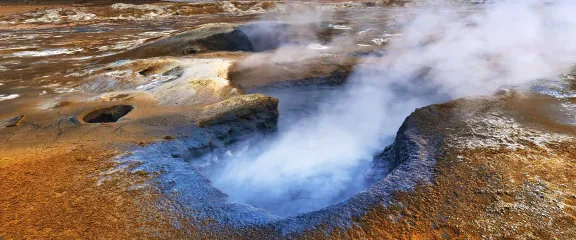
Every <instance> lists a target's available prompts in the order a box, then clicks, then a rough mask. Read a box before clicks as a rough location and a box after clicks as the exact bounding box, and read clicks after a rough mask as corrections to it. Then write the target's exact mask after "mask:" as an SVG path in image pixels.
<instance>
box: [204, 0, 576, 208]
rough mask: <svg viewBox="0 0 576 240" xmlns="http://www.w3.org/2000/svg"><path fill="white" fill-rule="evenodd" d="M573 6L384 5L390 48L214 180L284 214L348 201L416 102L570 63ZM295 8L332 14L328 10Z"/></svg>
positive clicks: (574, 52)
mask: <svg viewBox="0 0 576 240" xmlns="http://www.w3.org/2000/svg"><path fill="white" fill-rule="evenodd" d="M575 12H576V2H575V1H572V0H558V1H547V2H544V1H537V0H533V1H532V0H508V1H494V2H492V3H489V4H485V5H468V4H465V3H459V4H454V3H450V4H448V3H442V4H436V5H434V6H430V5H425V4H424V5H416V6H413V7H408V8H402V9H398V10H396V11H393V12H387V13H386V14H393V15H394V16H395V19H397V22H396V25H397V26H399V29H400V33H401V34H402V36H401V37H399V38H395V39H392V40H391V42H390V44H389V46H388V51H387V54H386V55H385V56H384V57H382V58H381V59H380V60H378V61H376V62H374V61H373V60H372V61H371V62H370V63H365V64H361V65H359V66H357V69H356V70H355V72H354V73H353V74H352V76H351V77H350V78H349V80H348V83H347V84H346V86H344V88H343V89H342V91H341V92H339V93H338V94H336V95H333V96H331V97H327V99H326V101H325V102H323V103H322V104H320V107H319V110H318V111H317V113H316V114H314V115H313V116H308V117H306V118H305V119H301V120H299V121H297V122H295V123H293V124H292V125H291V126H290V127H288V128H286V129H282V130H281V132H280V133H278V135H277V136H276V137H275V138H274V139H272V140H270V141H268V143H267V144H263V145H261V146H255V147H253V149H257V150H251V151H245V152H243V153H242V152H237V153H234V156H233V157H231V159H230V160H229V163H228V164H227V165H226V166H224V167H223V168H222V169H221V170H219V171H216V172H213V173H212V176H211V179H212V180H213V181H214V183H215V185H216V186H218V187H219V188H221V189H222V190H223V191H224V192H226V193H228V194H229V195H230V196H231V197H232V199H234V200H237V201H241V202H246V203H251V204H254V205H256V206H261V207H265V208H267V209H269V210H271V211H272V212H273V213H276V214H279V215H291V214H296V213H301V212H306V211H312V210H315V209H319V208H321V207H325V206H328V205H330V204H333V203H335V202H337V201H341V200H344V199H345V198H347V197H349V196H350V195H352V194H354V193H357V192H359V191H362V190H363V189H365V188H366V187H367V186H366V183H365V176H366V174H367V172H368V171H369V166H370V162H371V160H372V156H373V154H375V153H377V152H378V151H381V150H382V149H383V148H384V145H385V143H386V141H387V139H388V138H389V137H393V136H394V134H395V131H396V130H397V129H398V127H399V126H400V124H401V123H402V121H403V120H404V118H405V117H406V116H407V115H409V114H410V113H411V112H412V111H413V110H414V109H415V108H417V107H422V106H425V105H428V104H431V103H435V102H441V101H445V100H448V99H452V98H457V97H465V96H472V95H478V94H490V93H492V92H493V91H495V90H496V89H498V88H499V87H501V86H503V85H515V84H522V83H526V82H528V81H532V80H535V79H539V78H549V77H554V76H556V75H557V74H558V73H560V72H562V71H565V70H568V69H569V68H570V67H571V66H572V64H573V63H574V62H576V61H575V60H576V59H575V57H576V44H574V43H573V42H574V39H576V14H574V13H575ZM289 16H290V18H296V19H298V20H301V19H307V18H312V19H314V20H318V19H317V17H318V16H322V18H323V19H322V20H324V21H327V20H328V21H329V20H330V19H329V18H328V19H326V16H327V14H325V13H319V14H316V13H313V14H312V16H309V15H306V16H301V15H299V14H298V13H294V14H289ZM376 17H378V16H376ZM290 18H289V19H284V20H285V21H291V20H294V19H290ZM332 47H336V46H332ZM278 53H279V54H278V55H277V56H276V57H277V58H283V57H289V56H287V55H286V54H288V53H285V52H282V51H281V50H280V51H278ZM305 54H314V52H313V51H312V50H310V52H307V53H305ZM281 114H282V113H281ZM388 143H389V142H388ZM247 152H249V154H248V153H247Z"/></svg>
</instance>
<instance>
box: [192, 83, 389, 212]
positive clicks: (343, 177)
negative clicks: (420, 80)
mask: <svg viewBox="0 0 576 240" xmlns="http://www.w3.org/2000/svg"><path fill="white" fill-rule="evenodd" d="M345 91H346V89H345V87H344V86H343V85H314V84H311V85H305V86H294V87H290V88H287V87H282V86H280V87H268V88H259V89H252V90H247V92H250V93H253V92H258V93H263V94H266V95H269V96H273V97H275V98H278V99H279V100H280V101H279V111H280V116H279V119H278V132H276V133H275V134H273V135H271V136H264V137H255V138H253V139H251V140H247V141H244V142H240V143H236V144H234V145H233V146H230V147H228V148H226V149H218V148H216V149H203V151H200V150H199V151H195V152H191V154H190V158H189V161H190V162H191V163H192V164H193V165H194V166H195V167H196V168H197V169H198V170H200V172H202V173H203V174H204V175H205V176H207V177H208V178H209V179H210V180H211V181H212V182H213V184H214V185H215V186H216V187H217V188H219V189H220V190H221V191H223V192H225V193H226V194H228V195H229V196H230V198H231V200H232V201H235V202H241V203H246V204H249V205H252V206H254V207H258V208H262V209H266V210H267V211H269V212H271V213H272V214H275V215H278V216H292V215H297V214H300V213H305V212H311V211H316V210H319V209H322V208H325V207H327V206H330V205H333V204H336V203H338V202H341V201H344V200H346V199H348V198H350V197H351V196H353V195H355V194H357V193H359V192H361V191H363V190H365V189H366V188H368V187H369V186H370V185H371V184H372V182H371V180H372V179H370V178H369V175H370V174H371V173H370V171H371V169H372V160H373V158H372V154H373V153H368V154H364V155H363V154H356V153H357V152H353V153H351V154H350V155H347V156H342V155H340V151H337V149H336V148H347V147H346V146H341V145H340V144H346V143H345V142H341V141H339V140H334V139H332V138H331V137H330V134H329V133H326V132H325V131H324V130H327V131H329V130H331V129H329V128H323V129H320V130H318V129H316V126H315V125H310V124H309V123H318V122H321V121H319V120H318V119H317V118H322V117H320V116H319V113H320V112H322V110H323V109H326V108H327V107H329V108H332V107H334V104H338V103H337V102H338V101H337V99H338V98H340V97H341V96H342V94H343V93H344V92H345ZM321 128H322V127H321ZM309 133H312V134H309ZM389 137H390V138H387V139H385V140H384V142H383V143H382V145H381V146H385V145H387V144H388V143H391V141H392V138H393V136H389ZM355 144H356V143H351V144H350V145H355ZM349 149H351V151H355V149H354V148H349ZM380 150H381V148H380ZM383 171H385V172H387V170H383Z"/></svg>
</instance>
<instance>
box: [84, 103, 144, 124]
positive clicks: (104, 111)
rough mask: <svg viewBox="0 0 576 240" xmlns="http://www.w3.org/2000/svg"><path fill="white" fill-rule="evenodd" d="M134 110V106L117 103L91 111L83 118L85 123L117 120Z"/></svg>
mask: <svg viewBox="0 0 576 240" xmlns="http://www.w3.org/2000/svg"><path fill="white" fill-rule="evenodd" d="M132 110H134V107H133V106H131V105H116V106H112V107H107V108H100V109H96V110H93V111H91V112H89V113H88V114H86V115H85V116H84V117H83V118H82V120H83V121H84V122H85V123H111V122H117V121H118V120H120V119H121V118H122V117H124V116H126V114H128V113H130V112H131V111H132Z"/></svg>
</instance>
